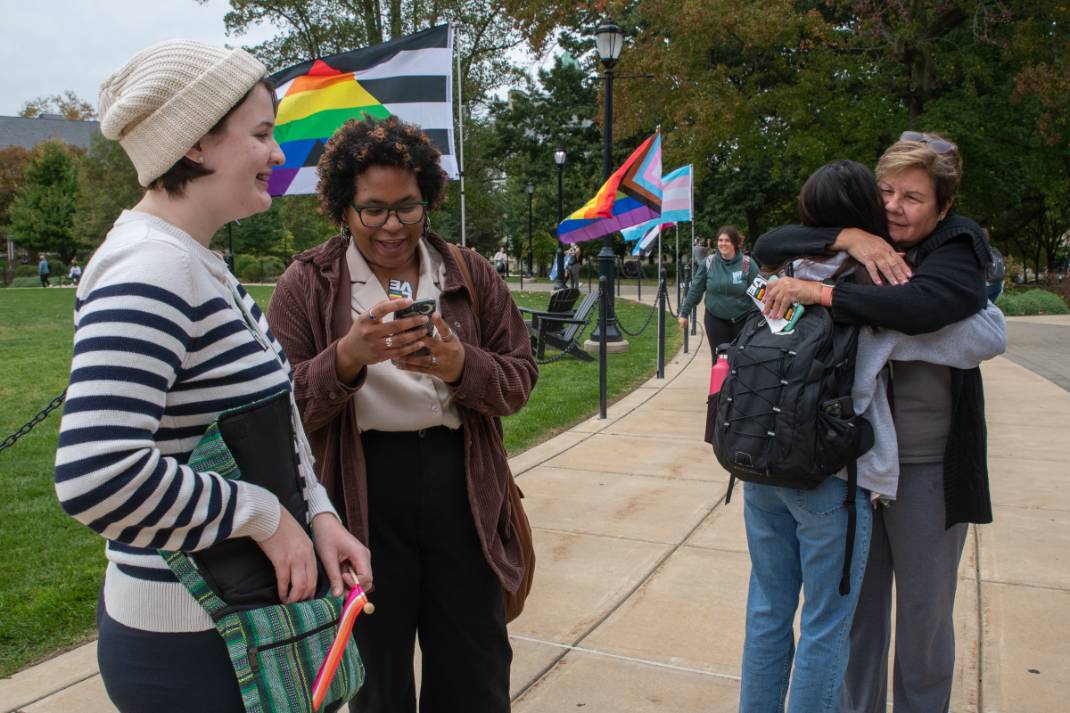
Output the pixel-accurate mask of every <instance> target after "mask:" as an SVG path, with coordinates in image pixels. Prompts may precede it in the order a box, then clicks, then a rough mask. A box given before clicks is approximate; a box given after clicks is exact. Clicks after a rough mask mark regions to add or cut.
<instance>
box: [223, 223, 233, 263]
mask: <svg viewBox="0 0 1070 713" xmlns="http://www.w3.org/2000/svg"><path fill="white" fill-rule="evenodd" d="M232 225H234V224H233V223H227V254H226V256H225V258H224V260H223V261H224V262H225V263H227V269H228V270H230V274H231V275H233V274H234V235H233V234H232V233H231V226H232Z"/></svg>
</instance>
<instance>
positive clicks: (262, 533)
mask: <svg viewBox="0 0 1070 713" xmlns="http://www.w3.org/2000/svg"><path fill="white" fill-rule="evenodd" d="M264 75H265V68H264V66H263V65H262V64H261V63H260V62H259V61H257V60H256V59H255V58H254V57H252V56H251V55H249V54H248V53H246V52H244V51H242V50H227V49H221V48H217V47H212V46H210V45H204V44H201V43H199V42H192V41H185V40H173V41H167V42H162V43H159V44H156V45H153V46H151V47H149V48H147V49H145V50H143V51H141V52H139V53H138V54H137V55H135V56H134V57H133V58H132V59H130V61H129V62H127V64H126V65H125V66H124V67H123V68H122V69H120V70H119V71H118V72H116V73H115V74H113V75H112V76H111V77H109V78H108V79H107V80H105V82H104V84H103V85H102V86H101V92H100V114H101V131H102V132H103V134H104V136H105V137H107V138H109V139H114V140H118V141H119V143H120V144H121V145H122V147H123V149H124V150H125V151H126V153H127V154H128V155H129V157H130V160H131V161H132V162H133V163H134V166H135V167H136V168H137V173H138V181H139V182H140V183H141V185H143V186H145V187H146V188H147V189H148V190H147V191H146V192H145V195H144V197H143V198H142V199H141V201H140V202H138V204H137V205H136V206H134V207H133V208H132V209H130V210H127V211H124V212H123V213H122V215H120V216H119V219H118V220H117V221H116V222H115V225H114V227H113V228H112V230H111V231H110V232H109V233H108V236H107V238H106V239H105V241H104V242H103V244H102V245H101V247H100V248H99V249H98V250H97V252H96V254H95V255H94V256H93V259H92V260H90V262H89V264H88V265H87V266H86V269H85V272H84V274H83V276H82V281H81V283H80V285H79V287H78V299H77V302H76V305H75V316H74V321H75V327H76V331H75V336H74V356H73V359H72V363H71V381H70V388H69V390H68V392H67V403H66V406H65V408H64V414H63V422H62V424H61V427H60V440H59V448H58V450H57V453H56V492H57V494H58V496H59V500H60V503H61V505H62V506H63V508H64V509H65V510H66V511H67V512H68V513H69V514H70V515H72V516H73V517H75V518H77V519H78V520H79V521H81V522H83V523H84V524H86V525H88V526H89V527H91V528H92V529H94V530H95V531H97V532H99V533H100V534H101V535H103V536H104V538H105V539H106V540H107V547H106V555H107V559H108V568H107V572H106V575H105V579H104V586H103V589H102V592H101V598H100V604H99V606H98V610H97V620H98V621H97V623H98V629H99V641H98V647H97V651H98V660H99V663H100V670H101V675H102V678H103V680H104V684H105V687H106V688H107V691H108V695H109V696H110V697H111V699H112V701H113V702H114V703H115V705H116V706H117V708H118V709H119V710H120V711H122V712H123V713H130V712H134V711H152V712H153V713H168V712H170V711H175V712H176V713H177V712H178V711H199V712H207V711H220V712H221V713H222V712H227V713H230V712H232V711H241V710H242V699H241V693H240V690H239V688H238V683H237V679H236V677H235V673H234V669H233V668H232V666H231V663H230V659H229V657H228V654H227V651H226V647H225V645H224V642H223V639H222V637H221V636H220V635H219V634H218V633H217V631H216V629H215V628H214V626H213V623H212V620H211V618H210V617H209V616H208V614H207V612H206V611H205V610H204V609H202V608H201V606H200V605H199V604H198V603H197V602H196V601H195V600H194V598H193V597H192V596H191V595H190V594H189V592H188V591H187V590H186V588H185V587H183V585H182V584H180V583H179V582H178V580H177V579H176V578H175V576H174V575H173V574H172V573H171V570H170V569H168V567H167V564H166V563H165V562H164V560H163V559H162V558H161V557H160V556H159V554H157V551H158V550H160V549H163V550H181V551H186V552H196V551H199V550H203V549H205V548H207V547H209V546H212V545H214V544H217V543H219V542H222V541H224V540H228V539H232V538H241V537H248V538H252V540H253V541H255V542H256V543H257V544H258V545H259V547H260V549H261V550H263V552H264V554H266V555H267V557H268V559H269V560H270V561H271V563H272V565H273V567H274V569H275V576H276V580H277V585H278V595H279V599H280V600H281V601H283V602H292V601H299V600H302V599H307V598H308V597H310V596H312V595H313V593H314V590H315V588H316V579H317V575H316V556H317V554H318V556H319V559H320V560H321V561H322V563H323V566H324V570H325V571H326V573H327V575H328V578H329V580H330V585H331V588H332V590H333V591H334V593H335V594H341V593H342V578H341V574H340V570H341V567H342V565H343V564H348V566H350V567H352V568H353V569H354V570H355V571H356V573H357V574H358V576H359V577H360V579H361V580H362V582H363V583H364V584H365V586H368V585H370V576H371V566H370V557H369V553H368V550H367V549H366V548H365V547H364V546H363V545H361V543H360V542H359V541H358V540H356V539H355V538H354V537H353V536H352V535H350V534H349V532H348V531H347V530H346V529H345V528H344V527H343V526H342V525H341V522H340V521H339V519H338V516H337V515H336V513H335V511H334V508H333V507H332V506H331V503H330V499H329V497H328V494H327V493H326V492H325V491H324V489H323V487H322V486H321V485H320V484H319V483H318V482H317V481H316V480H315V477H314V475H313V473H312V469H311V463H309V462H305V461H306V460H307V459H306V457H305V456H303V455H302V452H303V449H301V448H297V449H296V451H297V452H296V457H297V458H298V459H299V461H300V463H299V465H300V468H299V469H300V471H301V472H302V473H304V476H303V478H304V483H303V488H304V492H305V499H306V501H307V504H308V511H309V517H310V518H311V528H312V531H313V534H314V539H315V545H313V541H312V539H310V538H309V537H308V535H307V534H306V533H305V530H304V528H303V527H302V525H299V524H298V522H297V521H296V520H295V519H294V517H293V516H292V515H291V514H290V513H289V511H288V510H287V509H286V508H285V507H282V506H280V503H279V500H278V498H277V497H276V496H275V495H274V494H273V493H271V492H270V491H268V490H266V489H264V488H261V487H258V486H256V485H253V484H252V483H249V482H245V481H242V480H227V479H224V478H223V477H221V476H220V475H219V474H218V473H215V472H211V471H196V470H194V469H192V468H190V467H189V466H188V465H186V462H187V461H188V459H189V456H190V452H191V451H192V449H193V448H194V446H195V445H196V444H197V442H198V441H199V440H200V438H201V436H202V435H203V433H204V431H205V429H206V428H207V427H208V425H209V424H210V423H211V422H212V421H213V420H214V419H215V417H216V416H217V415H218V414H219V413H220V412H221V411H224V410H227V409H231V408H234V407H237V406H241V405H244V404H248V403H251V402H253V401H257V400H259V399H262V398H264V397H265V396H267V395H269V394H272V393H275V392H278V391H280V390H292V389H293V388H294V387H293V385H292V381H291V378H292V377H291V371H290V365H289V362H288V361H287V360H286V357H285V355H284V354H283V353H282V349H281V347H279V346H278V344H277V343H276V342H275V340H274V338H273V336H272V335H271V333H270V330H269V329H268V328H267V322H266V320H265V319H264V317H263V315H262V314H261V312H260V310H259V308H258V307H257V306H256V304H255V303H254V302H253V300H252V298H251V297H249V295H248V294H246V292H245V290H244V289H243V288H242V286H241V285H240V284H239V283H238V282H237V281H236V280H235V279H234V277H233V276H232V275H231V274H230V273H229V272H228V271H227V269H226V266H225V264H224V263H223V260H222V259H221V258H219V257H218V256H217V255H216V254H215V253H213V252H212V251H211V250H209V249H208V244H209V241H210V240H211V238H212V236H213V235H214V234H215V233H216V231H217V230H219V228H221V227H222V226H223V225H225V224H226V223H227V222H229V221H231V220H235V219H240V218H244V217H247V216H249V215H252V214H254V213H259V212H261V211H264V210H267V209H268V208H269V207H270V206H271V196H270V195H269V193H268V182H269V178H270V176H271V171H272V167H274V166H277V165H279V164H281V163H282V162H283V160H284V156H283V154H282V151H281V150H280V149H279V146H278V144H277V143H276V142H275V140H274V138H273V134H272V132H273V129H274V124H275V111H274V102H273V95H272V89H271V86H270V84H269V83H268V82H267V81H266V80H265V79H264ZM298 388H300V385H298ZM298 438H300V435H298Z"/></svg>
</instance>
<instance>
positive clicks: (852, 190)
mask: <svg viewBox="0 0 1070 713" xmlns="http://www.w3.org/2000/svg"><path fill="white" fill-rule="evenodd" d="M799 219H800V220H801V221H802V223H803V225H809V226H826V227H841V228H861V229H862V230H865V231H866V232H867V233H872V234H873V235H879V236H880V237H882V238H884V239H885V240H887V241H889V242H891V238H890V237H889V235H888V216H887V214H886V213H885V210H884V200H883V199H882V198H881V193H880V189H879V188H878V187H877V180H876V179H875V178H874V177H873V174H872V173H871V172H870V170H869V169H868V168H866V167H865V166H863V165H862V164H860V163H858V162H857V161H833V162H832V163H826V164H825V165H824V166H822V167H821V168H819V169H817V170H816V171H814V172H813V173H812V174H811V175H810V177H809V178H807V179H806V183H804V184H803V187H802V190H801V191H799Z"/></svg>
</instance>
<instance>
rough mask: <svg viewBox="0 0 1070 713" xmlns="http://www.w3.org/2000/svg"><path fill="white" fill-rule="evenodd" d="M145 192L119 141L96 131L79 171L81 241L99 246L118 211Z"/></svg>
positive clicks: (79, 227) (134, 201)
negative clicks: (109, 138) (111, 139)
mask: <svg viewBox="0 0 1070 713" xmlns="http://www.w3.org/2000/svg"><path fill="white" fill-rule="evenodd" d="M144 191H145V189H144V188H142V187H141V186H140V185H139V184H138V182H137V171H136V170H135V169H134V164H132V163H131V162H130V159H129V158H128V157H127V155H126V152H125V151H123V148H122V146H120V145H119V142H117V141H109V140H108V139H105V138H104V137H103V136H102V135H101V134H100V132H99V131H97V132H94V133H93V136H92V138H91V139H90V142H89V150H88V151H87V152H86V154H85V156H84V157H83V158H82V160H81V161H80V166H79V172H78V220H77V225H76V229H75V232H76V236H77V238H78V240H79V242H80V243H81V244H83V245H85V246H87V247H93V248H95V247H96V246H97V245H100V243H101V241H103V240H104V237H105V236H106V235H107V234H108V231H109V230H111V227H112V225H113V224H114V223H115V220H116V219H117V218H118V217H119V214H120V213H122V212H123V210H124V209H126V208H132V207H133V206H134V205H135V204H136V203H137V202H138V201H139V200H141V196H142V194H143V193H144Z"/></svg>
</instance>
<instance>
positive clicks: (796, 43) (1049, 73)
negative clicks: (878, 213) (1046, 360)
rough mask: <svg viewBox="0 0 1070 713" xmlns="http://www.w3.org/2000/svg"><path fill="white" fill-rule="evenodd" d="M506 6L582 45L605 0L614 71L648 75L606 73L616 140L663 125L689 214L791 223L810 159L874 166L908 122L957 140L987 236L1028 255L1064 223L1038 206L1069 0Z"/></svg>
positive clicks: (1052, 153)
mask: <svg viewBox="0 0 1070 713" xmlns="http://www.w3.org/2000/svg"><path fill="white" fill-rule="evenodd" d="M506 6H507V8H508V10H509V11H510V12H511V13H513V14H514V15H515V16H518V17H522V18H524V19H525V21H526V22H525V23H524V24H523V25H522V26H523V27H524V28H525V30H526V33H527V35H528V36H529V37H530V38H531V39H532V41H533V42H534V43H536V44H539V43H541V42H543V41H545V38H546V37H549V36H553V35H555V33H556V35H557V36H559V37H562V38H565V39H566V40H569V41H573V42H580V43H582V42H588V43H589V41H590V40H589V38H590V37H591V34H592V32H593V29H594V27H595V26H596V25H597V24H598V22H599V21H600V20H601V19H603V18H604V17H606V16H607V15H608V16H610V17H612V18H613V19H614V20H615V21H616V22H617V23H618V24H619V25H620V26H621V27H622V28H623V29H624V31H625V46H624V49H623V52H622V53H621V58H620V62H619V64H618V67H617V72H618V74H622V75H629V74H638V73H643V72H652V73H654V74H655V75H656V76H657V80H656V81H654V82H641V81H634V82H621V83H620V84H618V85H616V86H615V91H614V94H615V96H614V101H615V105H616V108H615V117H616V121H615V125H614V134H615V142H617V141H619V139H620V137H623V136H627V135H628V134H630V133H633V132H635V131H637V130H639V129H640V128H643V127H649V126H652V125H655V124H660V125H661V126H662V129H663V135H664V139H665V140H664V152H665V153H664V165H666V166H675V165H679V164H681V163H688V162H691V163H694V164H695V166H696V192H695V198H696V209H697V212H698V215H697V218H698V220H699V223H700V224H703V223H705V224H707V225H716V224H719V223H725V222H736V223H738V224H741V225H742V226H744V229H745V231H746V232H747V233H749V235H750V236H751V237H754V236H756V235H757V234H759V233H760V232H762V231H764V230H765V229H767V228H769V227H770V226H772V225H775V224H777V223H780V222H786V221H793V220H795V219H796V216H795V210H796V208H795V204H796V195H797V192H798V189H799V186H801V185H802V183H803V181H804V180H805V179H806V177H807V176H808V175H809V174H810V173H811V172H812V171H813V170H814V169H816V168H817V167H818V166H820V165H822V164H823V163H826V162H828V161H830V160H833V159H837V158H852V159H855V160H858V161H861V162H863V163H866V164H868V165H871V166H872V165H874V164H875V162H876V159H877V158H878V156H879V155H880V153H881V151H883V149H884V148H886V147H887V146H888V145H889V144H890V143H892V142H893V141H894V140H895V139H896V138H898V136H899V134H900V133H901V132H902V131H903V130H906V129H913V130H919V131H935V132H941V133H945V134H947V135H949V136H951V137H952V138H953V139H954V140H955V141H956V142H957V143H958V144H959V146H960V148H961V149H962V153H963V156H964V158H965V163H966V172H965V178H964V183H963V187H962V195H961V197H960V201H959V208H960V209H961V210H962V211H963V212H964V213H966V214H968V215H970V216H971V217H974V218H975V219H977V220H978V221H979V222H981V223H982V224H983V225H989V226H990V227H991V230H992V235H993V238H994V239H995V240H996V242H997V243H1000V244H1004V245H1006V244H1010V243H1011V242H1012V241H1014V242H1017V241H1019V240H1021V241H1024V243H1023V244H1022V250H1023V251H1025V252H1027V253H1029V254H1030V255H1035V254H1036V252H1037V251H1036V248H1037V247H1038V244H1037V241H1038V240H1041V241H1042V240H1044V239H1045V238H1041V237H1040V233H1037V232H1036V231H1037V230H1040V231H1041V232H1042V233H1043V232H1045V231H1049V229H1050V231H1054V232H1055V233H1056V234H1059V235H1061V234H1062V232H1065V230H1066V227H1067V226H1066V225H1065V223H1063V222H1062V220H1063V219H1061V218H1058V217H1055V218H1053V219H1052V220H1050V221H1047V222H1046V223H1045V222H1044V221H1043V220H1041V215H1055V216H1058V215H1059V214H1060V213H1059V210H1057V209H1056V204H1061V202H1062V197H1063V196H1064V195H1066V191H1064V190H1062V189H1061V187H1062V186H1064V185H1066V183H1065V177H1066V176H1070V172H1068V171H1067V168H1068V167H1070V155H1068V152H1067V149H1068V147H1070V131H1068V127H1070V101H1068V98H1070V81H1068V80H1067V74H1066V72H1065V67H1064V66H1063V65H1064V64H1065V62H1064V61H1063V60H1064V59H1065V57H1066V56H1067V53H1068V52H1070V8H1068V6H1067V5H1066V3H1065V2H1059V0H1041V1H1040V2H1025V0H911V1H910V2H875V1H874V0H842V1H837V2H832V1H830V2H798V1H795V0H769V1H768V2H762V3H754V2H750V0H718V1H717V2H709V0H643V2H641V3H639V2H635V1H634V0H610V1H609V2H605V1H601V2H588V3H581V4H580V5H579V6H578V7H577V6H576V5H575V3H571V2H568V3H566V2H563V0H525V1H524V2H520V1H519V0H507V1H506ZM586 46H589V44H588V45H586ZM1042 224H1044V225H1047V226H1049V227H1048V228H1044V229H1041V228H1038V227H1037V226H1040V225H1042ZM1045 234H1046V233H1045ZM1041 247H1042V246H1041ZM1027 248H1028V249H1027ZM1040 252H1045V250H1044V249H1043V248H1042V249H1041V250H1040Z"/></svg>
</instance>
